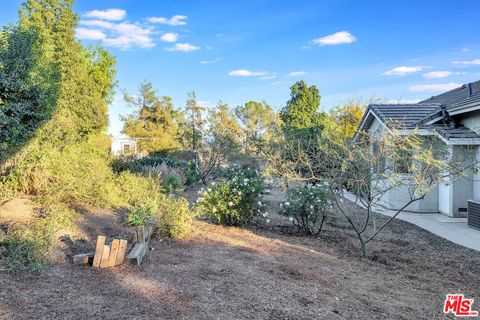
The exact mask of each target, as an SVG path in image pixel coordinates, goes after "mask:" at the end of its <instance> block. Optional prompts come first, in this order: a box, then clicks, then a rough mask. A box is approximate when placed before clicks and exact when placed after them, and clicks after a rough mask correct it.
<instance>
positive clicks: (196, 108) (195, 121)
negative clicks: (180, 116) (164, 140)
mask: <svg viewBox="0 0 480 320" xmlns="http://www.w3.org/2000/svg"><path fill="white" fill-rule="evenodd" d="M187 97H188V99H187V105H186V107H185V113H186V117H187V119H188V120H186V123H185V131H184V140H185V143H186V145H187V148H189V149H190V150H191V151H192V152H194V153H195V152H197V150H198V146H199V144H200V143H201V141H202V134H203V126H204V125H205V121H204V120H203V112H204V111H205V110H206V109H205V108H204V107H202V106H200V105H199V103H198V101H197V96H196V95H195V91H191V92H189V93H188V94H187Z"/></svg>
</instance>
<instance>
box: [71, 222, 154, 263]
mask: <svg viewBox="0 0 480 320" xmlns="http://www.w3.org/2000/svg"><path fill="white" fill-rule="evenodd" d="M153 230H154V228H153V226H149V227H143V226H142V227H136V228H135V230H134V234H133V242H134V243H135V244H134V246H133V248H132V249H131V250H130V252H129V253H128V255H127V256H125V253H126V250H127V244H128V243H127V240H119V239H114V240H113V241H112V244H111V245H110V246H108V245H106V244H105V240H106V239H105V236H98V238H97V244H96V247H95V252H91V253H86V254H78V255H76V256H74V257H73V262H74V263H75V264H91V265H92V266H93V267H94V268H111V267H115V266H119V265H121V264H122V263H123V262H124V261H125V259H126V260H127V261H129V262H130V263H133V264H136V265H140V264H141V263H142V260H143V257H144V256H145V254H146V253H147V250H148V244H149V242H150V238H151V237H152V234H153Z"/></svg>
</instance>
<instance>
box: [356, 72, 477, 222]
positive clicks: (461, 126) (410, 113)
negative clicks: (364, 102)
mask: <svg viewBox="0 0 480 320" xmlns="http://www.w3.org/2000/svg"><path fill="white" fill-rule="evenodd" d="M398 124H400V128H402V130H401V131H402V133H403V134H410V133H413V132H414V130H417V132H419V133H420V132H422V134H425V135H434V136H437V137H439V138H440V139H441V140H442V141H443V142H444V143H445V144H446V146H447V148H448V150H449V152H450V154H451V155H452V156H455V157H457V156H458V157H460V156H462V157H463V158H464V159H465V161H470V160H471V159H469V157H471V156H472V152H471V151H474V153H476V155H475V158H476V159H477V160H479V159H480V81H477V82H473V83H469V84H464V85H463V86H461V87H459V88H456V89H454V90H451V91H448V92H445V93H443V94H440V95H437V96H433V97H431V98H429V99H427V100H424V101H421V102H419V103H415V104H397V105H392V104H371V105H369V107H368V109H367V111H366V112H365V115H364V117H363V119H362V122H361V124H360V126H359V128H358V131H364V132H367V133H368V135H369V136H371V137H372V139H375V136H377V135H378V134H381V133H382V131H384V130H387V131H388V130H390V128H391V127H395V126H397V127H398ZM467 151H468V152H467ZM470 162H471V161H470ZM467 163H468V162H467ZM399 173H402V174H412V173H408V172H399ZM406 199H407V200H408V199H409V194H408V190H407V189H406V188H397V189H392V190H390V191H389V192H387V193H386V194H385V196H384V198H383V200H384V201H385V203H387V204H389V206H390V208H392V209H398V208H399V207H401V206H402V205H403V204H404V203H405V201H406ZM471 200H476V201H475V203H477V204H478V208H479V210H477V211H478V217H477V218H475V217H474V216H473V214H474V213H475V212H474V211H473V209H470V206H469V203H470V202H472V201H471ZM467 208H468V210H467ZM472 208H473V207H472ZM407 210H410V211H414V212H419V213H443V214H445V215H448V216H451V217H465V216H466V215H467V211H468V215H469V219H470V217H472V219H477V220H478V221H477V223H478V228H480V170H478V171H476V170H475V171H472V170H468V172H466V176H465V177H462V178H460V179H458V180H457V181H454V182H453V183H450V184H443V183H441V184H439V185H436V186H435V187H434V188H433V190H432V192H430V194H428V195H427V196H426V197H425V199H423V200H420V201H418V202H416V203H414V204H411V205H410V206H409V207H407ZM470 211H472V212H470ZM469 224H470V220H469Z"/></svg>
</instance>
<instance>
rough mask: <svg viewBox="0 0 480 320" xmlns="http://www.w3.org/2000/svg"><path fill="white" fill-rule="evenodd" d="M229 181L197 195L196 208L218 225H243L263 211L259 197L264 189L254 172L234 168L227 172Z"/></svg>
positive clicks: (212, 186)
mask: <svg viewBox="0 0 480 320" xmlns="http://www.w3.org/2000/svg"><path fill="white" fill-rule="evenodd" d="M227 176H228V177H229V178H230V179H229V180H226V181H224V182H221V183H219V184H214V183H212V184H211V185H210V186H209V187H208V189H207V190H206V191H204V190H203V189H202V190H201V191H200V192H199V195H200V197H199V198H198V200H197V205H196V209H197V210H198V212H200V213H201V214H203V215H206V216H211V217H213V218H215V219H216V220H217V221H218V222H219V223H222V224H225V225H232V226H240V225H244V224H246V223H248V222H250V221H251V220H253V219H254V218H255V217H257V216H259V215H263V216H264V217H266V215H267V212H266V211H265V210H266V206H265V204H263V203H262V202H261V200H260V197H261V195H262V193H263V191H264V189H265V184H264V181H263V178H262V177H261V176H260V175H259V174H258V172H257V171H255V170H250V169H243V170H241V169H240V168H237V170H236V173H234V172H233V170H231V171H229V172H228V173H227Z"/></svg>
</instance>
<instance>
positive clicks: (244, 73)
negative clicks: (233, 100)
mask: <svg viewBox="0 0 480 320" xmlns="http://www.w3.org/2000/svg"><path fill="white" fill-rule="evenodd" d="M228 75H229V76H232V77H261V76H266V75H268V72H264V71H251V70H245V69H238V70H233V71H230V72H229V73H228Z"/></svg>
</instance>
